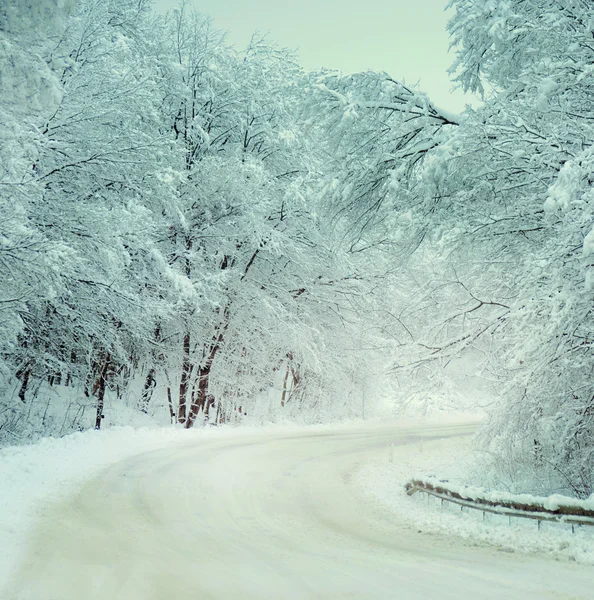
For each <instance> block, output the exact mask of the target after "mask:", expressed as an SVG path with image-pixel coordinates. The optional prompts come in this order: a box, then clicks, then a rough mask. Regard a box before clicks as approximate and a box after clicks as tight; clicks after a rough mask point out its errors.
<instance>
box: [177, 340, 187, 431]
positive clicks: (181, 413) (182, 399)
mask: <svg viewBox="0 0 594 600" xmlns="http://www.w3.org/2000/svg"><path fill="white" fill-rule="evenodd" d="M183 352H184V354H183V358H182V369H181V378H180V381H179V404H178V407H177V421H178V423H185V422H186V396H187V395H188V384H189V381H190V332H188V333H186V335H184V348H183Z"/></svg>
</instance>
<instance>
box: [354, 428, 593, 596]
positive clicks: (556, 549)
mask: <svg viewBox="0 0 594 600" xmlns="http://www.w3.org/2000/svg"><path fill="white" fill-rule="evenodd" d="M468 457H472V447H471V438H470V437H458V438H447V439H441V440H436V441H432V442H423V443H415V444H412V445H408V446H394V448H393V449H391V450H388V451H387V452H386V453H385V455H384V456H379V457H375V458H372V459H370V460H369V461H367V462H365V463H364V464H362V465H361V466H360V467H359V468H358V469H357V471H356V472H355V474H354V481H355V482H356V483H357V484H358V485H360V486H361V488H362V489H363V490H365V493H366V495H367V497H368V498H369V500H370V502H374V503H376V504H377V505H378V507H381V509H383V510H389V511H390V512H391V513H392V514H393V515H394V516H395V517H396V518H397V519H398V520H399V521H401V522H402V523H404V524H406V525H408V526H410V527H414V528H416V529H417V531H419V532H420V533H422V534H424V535H431V536H439V537H441V538H443V537H447V538H449V539H452V538H457V540H458V541H460V542H462V543H466V544H472V545H479V544H480V545H489V546H492V547H494V548H496V549H497V550H499V551H502V552H508V553H523V554H540V555H547V556H549V557H551V558H553V559H558V560H565V561H567V560H569V561H577V562H581V563H585V564H590V565H594V527H589V526H584V527H576V529H575V533H572V531H571V526H569V525H563V524H557V523H544V522H543V523H542V524H541V529H540V531H539V530H538V527H537V523H536V521H533V520H530V519H516V518H512V520H511V524H510V522H509V520H508V518H507V517H500V516H498V515H491V514H488V513H487V514H486V515H485V520H484V521H483V515H482V512H480V511H475V510H467V509H464V511H461V510H460V507H459V506H457V505H455V504H450V503H447V502H444V504H443V506H441V503H440V501H439V500H438V499H437V498H432V497H430V496H427V495H426V494H422V493H417V494H415V495H414V496H407V494H406V492H405V490H404V485H405V483H406V482H407V481H409V480H410V479H411V478H412V477H424V476H427V475H435V476H437V477H439V478H442V479H447V480H448V481H449V482H450V483H456V482H459V483H465V482H466V481H465V476H466V474H467V473H468V472H470V471H476V468H474V465H472V464H470V463H471V461H472V458H468ZM592 597H593V598H594V592H593V593H592Z"/></svg>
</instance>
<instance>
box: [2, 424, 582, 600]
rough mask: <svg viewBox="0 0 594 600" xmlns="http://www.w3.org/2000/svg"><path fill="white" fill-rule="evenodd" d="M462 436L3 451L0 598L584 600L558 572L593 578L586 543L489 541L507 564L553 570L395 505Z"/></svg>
mask: <svg viewBox="0 0 594 600" xmlns="http://www.w3.org/2000/svg"><path fill="white" fill-rule="evenodd" d="M471 430H472V426H468V425H467V424H462V425H460V424H458V425H452V424H450V425H440V426H432V425H429V424H423V425H418V424H416V425H413V424H411V423H407V424H404V423H400V424H391V423H384V424H381V423H365V424H363V423H353V424H350V425H346V426H344V425H343V426H333V427H328V426H324V427H322V426H319V427H308V428H296V427H278V426H277V427H269V428H254V429H250V428H241V429H232V428H227V429H216V430H215V429H214V428H213V429H210V430H206V431H205V430H196V431H190V432H186V431H180V430H176V429H161V430H144V431H134V430H131V429H112V430H110V431H106V432H102V433H95V432H88V433H84V434H78V435H74V436H70V437H68V438H65V439H63V440H56V441H53V440H46V441H43V442H42V443H40V444H38V445H36V446H31V447H26V448H13V449H6V450H3V451H2V452H0V494H1V495H2V511H1V512H0V544H1V545H0V598H2V600H16V599H18V600H75V599H76V600H80V599H81V598H84V599H85V600H100V599H101V600H104V599H108V598H109V600H165V599H167V600H170V599H171V598H175V599H176V600H184V599H185V598H188V599H189V598H192V599H193V598H196V597H199V598H224V599H227V598H242V599H244V598H254V599H256V598H257V599H259V600H260V599H264V598H271V599H272V598H283V599H284V598H295V599H297V598H299V599H306V598H393V597H398V598H418V599H420V598H423V599H426V598H433V597H438V596H439V597H440V598H456V599H458V598H460V597H466V598H468V597H470V598H474V597H476V598H493V599H495V598H497V599H499V598H518V599H522V600H524V599H525V598H539V599H540V598H547V597H550V598H568V599H569V598H574V599H575V598H592V597H593V595H592V592H591V587H592V586H591V579H592V577H591V567H589V566H586V565H580V564H576V563H575V562H570V561H569V560H567V558H571V557H574V558H576V559H577V560H580V561H582V560H583V561H587V560H588V558H587V557H588V553H589V551H588V550H587V544H588V539H587V538H586V537H584V536H583V535H582V534H580V535H578V536H574V537H573V538H568V540H569V541H568V542H567V543H568V544H570V545H572V548H571V551H572V552H573V554H572V553H571V552H566V550H567V551H569V550H570V546H568V547H567V548H562V547H561V546H560V545H559V544H562V543H563V542H562V541H560V538H559V535H558V534H557V533H555V535H554V536H553V538H554V541H553V542H551V544H552V546H550V547H548V546H547V545H546V544H547V543H548V542H547V543H545V544H544V545H543V544H542V540H544V539H548V538H547V536H549V533H548V532H541V534H539V535H538V536H533V538H534V539H535V540H538V541H539V542H541V544H540V546H538V545H536V544H535V543H533V542H531V541H530V539H532V538H530V537H529V535H528V534H527V533H526V532H522V531H520V530H519V529H518V528H516V527H514V529H512V530H511V531H510V530H507V529H506V528H504V527H500V526H492V527H491V529H492V531H493V532H495V533H494V535H495V536H497V535H499V536H501V540H504V541H505V543H504V542H503V541H496V542H495V543H496V544H497V545H499V546H500V547H501V548H503V549H508V548H510V547H512V546H514V545H515V544H516V543H518V544H520V545H521V547H522V548H523V550H525V551H528V552H530V551H534V550H535V549H537V548H538V549H539V550H542V549H544V551H545V552H548V553H551V552H554V553H555V556H556V557H562V558H563V560H558V561H552V560H550V558H547V557H544V558H543V557H540V556H534V555H532V556H530V555H529V554H515V555H513V556H510V554H509V553H508V552H498V551H496V550H494V549H493V548H492V547H490V546H489V545H488V544H487V543H485V540H489V542H488V543H489V544H490V543H492V538H491V537H490V534H489V533H488V532H487V530H486V529H485V527H483V525H482V524H480V523H478V524H477V523H476V521H474V522H473V521H471V519H470V518H468V515H465V517H464V518H463V519H460V518H459V516H458V515H456V514H451V515H450V514H449V513H445V512H444V513H441V512H440V511H439V508H438V505H437V504H435V505H434V506H430V507H427V505H426V504H425V503H424V502H423V501H422V500H421V501H419V499H416V498H409V497H407V496H405V495H404V494H403V493H402V492H401V483H402V481H403V480H404V479H406V478H408V477H409V476H410V475H412V474H418V473H421V474H426V473H427V469H428V465H431V466H433V467H436V468H435V471H436V474H439V473H438V469H442V468H443V469H444V470H445V469H446V468H447V467H448V463H449V464H450V466H451V462H452V459H454V458H455V456H456V454H457V453H458V452H464V443H465V442H463V441H461V440H460V438H459V436H460V434H465V433H468V432H469V431H471ZM437 438H441V439H437ZM443 438H447V441H446V440H444V439H443ZM421 442H422V451H421V450H420V448H421V445H420V443H421ZM391 444H393V451H392V450H391ZM391 452H393V459H392V460H393V462H389V461H390V455H391ZM450 523H451V524H450ZM450 528H451V529H452V531H453V532H454V534H455V535H454V536H453V537H450V536H449V535H448V536H446V535H445V533H446V531H448V532H449V530H450ZM419 529H420V530H421V531H422V532H421V533H418V530H419ZM504 531H505V533H502V532H504ZM428 533H429V535H428ZM533 533H534V532H533ZM514 535H516V538H514V537H513V536H514ZM569 535H570V534H569ZM497 539H499V538H497ZM527 540H528V541H527ZM506 544H507V546H506ZM531 544H532V545H531ZM555 544H557V545H556V546H555ZM576 544H577V545H579V548H580V549H579V550H577V549H576V548H578V546H577V545H576ZM3 584H6V586H5V587H4V590H3V591H2V589H3ZM396 590H397V591H396Z"/></svg>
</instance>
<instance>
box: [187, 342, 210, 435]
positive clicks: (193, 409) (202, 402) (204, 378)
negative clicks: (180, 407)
mask: <svg viewBox="0 0 594 600" xmlns="http://www.w3.org/2000/svg"><path fill="white" fill-rule="evenodd" d="M215 354H216V350H214V353H213V351H211V354H210V356H212V357H213V358H214V355H215ZM210 356H209V358H210ZM211 365H212V361H210V362H208V361H207V364H206V366H204V367H201V368H200V369H198V381H197V383H198V389H197V390H196V395H195V396H194V399H193V400H192V404H191V406H190V413H189V414H188V420H187V421H186V429H190V427H192V426H193V425H194V422H195V421H196V417H197V416H198V413H199V412H200V411H201V410H202V411H203V412H204V413H205V414H207V409H206V396H207V395H208V381H209V379H210V367H211Z"/></svg>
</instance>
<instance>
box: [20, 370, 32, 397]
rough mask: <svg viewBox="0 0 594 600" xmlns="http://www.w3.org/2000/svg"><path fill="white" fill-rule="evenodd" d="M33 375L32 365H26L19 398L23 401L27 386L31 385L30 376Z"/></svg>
mask: <svg viewBox="0 0 594 600" xmlns="http://www.w3.org/2000/svg"><path fill="white" fill-rule="evenodd" d="M30 377H31V367H25V369H24V371H23V372H22V373H21V377H20V379H21V387H20V389H19V398H20V400H21V402H25V401H26V400H25V394H26V393H27V387H28V386H29V378H30Z"/></svg>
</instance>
